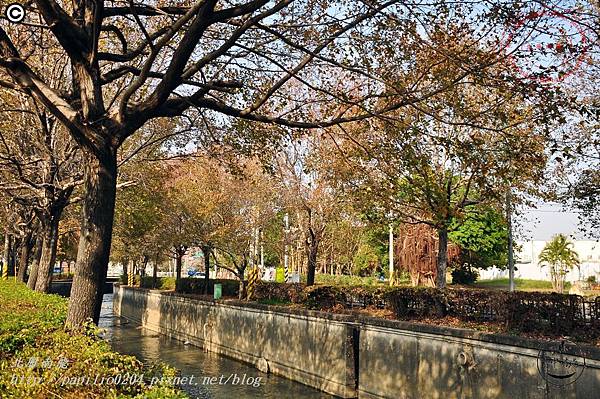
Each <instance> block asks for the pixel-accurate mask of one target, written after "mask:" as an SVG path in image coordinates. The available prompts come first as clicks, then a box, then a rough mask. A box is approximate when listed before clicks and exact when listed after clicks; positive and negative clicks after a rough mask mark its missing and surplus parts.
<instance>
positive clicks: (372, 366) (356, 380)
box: [114, 285, 600, 399]
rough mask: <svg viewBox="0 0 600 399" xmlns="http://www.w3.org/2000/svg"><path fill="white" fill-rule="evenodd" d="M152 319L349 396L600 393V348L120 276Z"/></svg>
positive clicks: (123, 290) (123, 292)
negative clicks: (200, 294)
mask: <svg viewBox="0 0 600 399" xmlns="http://www.w3.org/2000/svg"><path fill="white" fill-rule="evenodd" d="M114 311H115V313H116V314H117V315H120V316H122V317H125V318H127V319H130V320H133V321H136V322H139V323H141V324H142V325H143V326H145V327H147V328H149V329H151V330H154V331H157V332H160V333H163V334H166V335H169V336H171V337H174V338H177V339H180V340H186V341H189V342H191V343H192V344H195V345H198V346H201V347H204V348H206V349H207V350H209V351H213V352H217V353H221V354H224V355H226V356H229V357H232V358H235V359H238V360H242V361H244V362H248V363H251V364H253V365H255V366H256V367H257V368H259V369H260V370H262V371H267V370H268V371H269V372H272V373H274V374H278V375H281V376H284V377H287V378H290V379H292V380H294V381H298V382H301V383H304V384H306V385H309V386H312V387H315V388H318V389H321V390H323V391H325V392H328V393H331V394H333V395H337V396H340V397H344V398H355V397H359V398H394V399H421V398H440V399H442V398H443V399H446V398H465V399H466V398H482V399H483V398H490V399H491V398H507V399H521V398H523V399H526V398H531V399H537V398H540V399H542V398H543V399H550V398H561V399H562V398H573V399H593V398H600V349H598V348H593V347H581V346H575V345H572V344H564V343H563V344H561V343H559V342H545V341H540V340H530V339H524V338H520V337H514V336H505V335H496V334H488V333H481V332H477V331H470V330H463V329H455V328H446V327H438V326H430V325H420V324H415V323H407V322H401V321H389V320H380V319H373V318H364V317H355V316H350V315H333V314H330V313H326V312H316V311H309V310H304V309H288V308H284V307H277V306H269V305H260V304H247V303H242V302H237V301H227V302H212V301H201V300H197V299H191V298H188V297H183V296H175V295H171V294H165V293H161V292H160V291H152V290H145V289H132V288H130V287H123V286H118V285H115V289H114Z"/></svg>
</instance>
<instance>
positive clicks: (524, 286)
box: [474, 278, 571, 291]
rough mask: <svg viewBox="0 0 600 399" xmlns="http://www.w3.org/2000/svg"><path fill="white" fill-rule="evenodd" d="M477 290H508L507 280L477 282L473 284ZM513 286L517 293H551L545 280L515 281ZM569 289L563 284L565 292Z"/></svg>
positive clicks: (567, 284)
mask: <svg viewBox="0 0 600 399" xmlns="http://www.w3.org/2000/svg"><path fill="white" fill-rule="evenodd" d="M474 286H475V287H478V288H488V289H493V290H500V289H506V290H507V289H508V279H507V278H499V279H494V280H479V281H476V282H475V284H474ZM515 286H516V288H517V290H519V291H552V283H551V282H550V281H546V280H528V279H521V278H516V279H515ZM569 288H571V283H569V282H565V291H568V290H569Z"/></svg>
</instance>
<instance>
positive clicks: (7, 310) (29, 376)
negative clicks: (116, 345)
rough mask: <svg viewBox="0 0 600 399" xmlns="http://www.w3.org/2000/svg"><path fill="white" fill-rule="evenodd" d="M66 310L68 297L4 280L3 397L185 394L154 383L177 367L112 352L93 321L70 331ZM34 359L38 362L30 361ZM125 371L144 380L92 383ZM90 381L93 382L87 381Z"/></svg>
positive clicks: (0, 284)
mask: <svg viewBox="0 0 600 399" xmlns="http://www.w3.org/2000/svg"><path fill="white" fill-rule="evenodd" d="M66 312H67V300H66V299H64V298H61V297H59V296H57V295H46V294H41V293H38V292H34V291H31V290H29V289H28V288H27V287H26V286H25V285H24V284H21V283H17V282H14V281H12V280H8V281H0V393H1V394H0V397H3V398H4V397H6V398H48V397H56V398H59V397H60V398H69V399H70V398H140V399H141V398H170V399H173V398H186V396H185V395H184V394H183V393H182V392H180V391H178V390H176V389H175V388H174V387H173V386H171V385H168V384H166V383H163V384H157V385H154V386H151V384H150V381H151V378H152V377H153V376H156V377H160V376H165V377H170V376H174V375H175V374H176V370H175V369H173V368H171V367H169V366H166V365H164V364H155V365H144V364H143V363H141V362H140V361H138V360H137V359H136V358H135V357H133V356H127V355H121V354H119V353H116V352H114V351H112V349H111V348H110V346H109V345H108V344H107V343H106V342H105V341H103V340H102V339H101V338H99V330H98V328H97V327H95V326H93V325H88V326H86V328H85V331H82V332H72V331H65V329H64V327H63V325H64V321H65V318H66ZM32 359H33V360H35V363H36V364H35V365H34V364H33V362H32V363H31V364H28V363H29V362H30V361H32ZM59 363H62V365H63V366H64V368H62V367H60V366H59ZM30 365H31V367H29V366H30ZM125 375H143V378H142V379H140V381H139V382H137V383H134V384H111V385H109V384H94V383H93V382H94V381H98V379H96V376H99V379H100V380H101V379H102V377H105V378H111V377H112V378H113V379H114V378H119V377H118V376H120V377H121V378H123V376H125ZM86 380H87V381H91V382H89V383H83V382H82V381H86ZM32 381H36V383H32ZM68 381H80V382H79V383H71V384H70V383H67V382H68Z"/></svg>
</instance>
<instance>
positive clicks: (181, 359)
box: [99, 294, 333, 399]
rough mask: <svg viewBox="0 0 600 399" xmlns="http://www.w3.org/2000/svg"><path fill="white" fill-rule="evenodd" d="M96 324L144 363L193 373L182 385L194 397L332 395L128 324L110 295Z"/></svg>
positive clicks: (117, 346) (115, 345) (183, 373)
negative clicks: (114, 309) (116, 313)
mask: <svg viewBox="0 0 600 399" xmlns="http://www.w3.org/2000/svg"><path fill="white" fill-rule="evenodd" d="M99 325H100V327H101V328H102V329H104V330H106V337H107V339H108V340H109V341H110V343H111V345H112V347H113V348H114V349H115V350H116V351H118V352H121V353H125V354H130V355H135V356H136V357H137V358H138V359H140V360H141V361H143V362H154V361H158V360H160V361H163V362H165V363H167V364H170V365H171V366H173V367H175V368H177V369H179V370H180V371H181V376H182V377H183V376H188V378H189V377H191V376H194V378H193V380H192V384H185V385H182V386H181V388H182V389H183V390H184V391H186V392H187V393H188V395H189V396H190V397H191V398H194V399H196V398H198V399H209V398H210V399H213V398H214V399H221V398H222V399H231V398H235V399H244V398H267V399H271V398H272V399H276V398H277V399H279V398H333V396H330V395H327V394H324V393H322V392H319V391H317V390H315V389H312V388H310V387H307V386H305V385H302V384H299V383H296V382H293V381H290V380H287V379H285V378H281V377H277V376H274V375H267V374H265V373H261V372H260V371H258V370H257V369H255V368H254V367H251V366H249V365H247V364H244V363H241V362H238V361H235V360H232V359H228V358H225V357H222V356H219V355H216V354H214V353H209V352H205V351H203V350H202V349H201V348H198V347H195V346H192V345H184V344H183V343H182V342H181V341H177V340H174V339H170V338H168V337H165V336H163V335H160V334H158V333H156V332H153V331H150V330H147V329H145V328H142V327H140V326H138V325H136V324H133V323H128V322H126V321H125V320H123V319H121V318H119V317H116V316H114V315H113V312H112V294H106V295H104V302H103V303H102V313H101V315H100V323H99ZM206 377H208V378H206ZM211 377H216V378H213V379H212V381H213V382H214V383H213V384H212V385H211V384H210V383H209V381H210V378H211ZM219 380H220V382H221V384H219V383H218V381H219ZM225 382H227V383H225Z"/></svg>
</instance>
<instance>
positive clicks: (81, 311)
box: [66, 150, 117, 327]
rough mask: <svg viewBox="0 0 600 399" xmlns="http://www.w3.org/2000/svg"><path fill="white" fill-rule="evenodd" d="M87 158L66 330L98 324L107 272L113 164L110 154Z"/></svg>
mask: <svg viewBox="0 0 600 399" xmlns="http://www.w3.org/2000/svg"><path fill="white" fill-rule="evenodd" d="M97 155H98V154H95V155H92V154H87V157H86V158H87V162H86V165H85V178H84V181H85V182H84V184H85V186H84V189H85V197H84V200H83V208H82V221H81V235H80V239H79V248H78V251H77V263H76V265H75V276H74V277H73V288H72V289H71V298H70V300H69V311H68V314H67V321H66V324H67V326H70V327H78V326H80V325H81V324H82V323H83V322H85V321H86V320H92V321H93V322H94V323H96V324H97V323H98V320H99V318H100V309H101V307H102V296H103V286H104V280H105V279H106V273H107V269H108V261H109V256H110V245H111V240H112V228H113V218H114V212H115V198H116V189H117V161H116V155H115V153H114V152H113V151H111V150H105V151H104V152H103V153H102V154H101V156H97Z"/></svg>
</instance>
